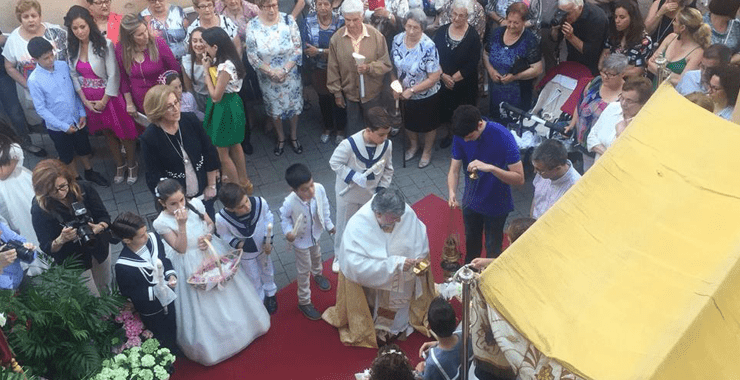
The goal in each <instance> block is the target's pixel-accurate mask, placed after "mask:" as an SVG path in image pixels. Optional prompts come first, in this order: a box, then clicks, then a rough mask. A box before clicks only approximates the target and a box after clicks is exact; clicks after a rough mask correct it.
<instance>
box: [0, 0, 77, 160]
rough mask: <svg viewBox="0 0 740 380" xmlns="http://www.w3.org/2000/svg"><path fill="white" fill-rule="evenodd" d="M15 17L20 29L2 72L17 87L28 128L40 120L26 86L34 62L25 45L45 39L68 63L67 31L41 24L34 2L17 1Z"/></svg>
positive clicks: (6, 53) (13, 37)
mask: <svg viewBox="0 0 740 380" xmlns="http://www.w3.org/2000/svg"><path fill="white" fill-rule="evenodd" d="M15 16H16V18H17V19H18V21H19V22H20V23H21V26H19V27H17V28H15V30H13V32H12V33H10V35H9V36H8V40H7V41H6V42H5V46H4V47H3V57H5V71H6V72H7V73H8V75H9V76H10V77H11V78H13V80H15V82H16V83H17V86H16V87H17V89H18V99H19V100H20V101H21V105H22V106H23V111H24V112H25V114H26V119H27V121H28V124H30V125H39V124H41V122H42V120H41V117H39V115H38V114H36V111H35V110H34V107H33V100H31V93H30V92H29V91H28V85H27V84H26V80H27V79H28V76H29V75H30V74H31V72H32V71H33V69H35V68H36V60H34V59H33V57H31V54H29V53H28V49H27V46H28V41H30V40H31V39H32V38H34V37H43V38H45V39H46V40H48V41H49V42H51V45H52V46H53V47H54V53H55V59H56V60H59V61H64V60H66V59H67V31H65V30H64V29H62V28H61V27H60V26H59V25H55V24H49V23H46V22H42V21H41V5H40V4H39V2H38V1H37V0H20V1H19V2H18V4H17V5H16V6H15ZM22 137H24V138H25V136H22ZM32 149H33V150H32ZM40 149H41V148H38V147H35V148H31V149H29V152H31V153H34V151H36V152H38V151H40Z"/></svg>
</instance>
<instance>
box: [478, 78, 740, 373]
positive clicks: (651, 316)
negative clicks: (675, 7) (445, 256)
mask: <svg viewBox="0 0 740 380" xmlns="http://www.w3.org/2000/svg"><path fill="white" fill-rule="evenodd" d="M739 172H740V126H738V125H736V124H732V123H730V122H728V121H725V120H722V119H720V118H719V117H716V116H714V115H711V114H710V113H709V112H707V111H705V110H704V109H701V108H699V107H698V106H696V105H694V104H693V103H691V102H689V101H687V100H686V99H684V98H683V97H682V96H680V95H679V94H678V93H677V92H676V91H675V90H674V89H673V88H672V87H670V86H663V87H661V88H660V89H659V90H658V91H657V92H656V94H655V95H654V96H653V97H652V98H651V100H650V101H649V102H648V104H646V105H645V107H644V108H643V109H642V111H641V112H640V114H639V115H638V116H637V117H636V118H635V120H633V121H632V123H631V124H630V126H629V127H628V128H627V130H626V131H625V134H624V135H622V136H621V137H620V138H619V139H618V140H617V141H616V142H615V143H614V144H613V145H612V147H610V148H609V150H608V151H607V153H606V154H605V155H604V156H603V157H602V158H601V159H600V160H599V161H598V162H597V163H596V165H595V166H593V167H592V168H591V169H590V170H589V171H588V172H587V173H586V175H585V176H584V177H583V178H582V179H581V180H580V182H578V183H577V184H576V185H575V186H574V187H573V188H571V190H570V191H568V193H566V194H565V196H564V197H563V198H561V199H560V201H558V203H557V204H555V206H554V207H553V208H552V209H551V210H549V211H548V212H547V213H546V214H545V215H543V216H542V217H541V218H540V219H539V220H538V221H537V222H536V223H535V224H534V225H533V226H532V227H531V228H530V229H529V231H527V233H525V234H524V235H523V236H522V237H521V238H519V240H517V241H516V242H515V243H514V244H513V245H512V246H511V247H509V248H508V249H507V250H506V252H505V253H504V254H503V255H502V256H501V257H500V258H499V259H498V260H496V261H495V262H494V263H493V264H492V265H491V266H490V267H489V268H488V269H487V270H486V271H485V272H484V273H483V275H482V285H481V287H482V290H483V293H484V296H485V298H486V301H487V302H488V303H489V304H490V305H492V306H493V307H495V308H496V309H497V310H498V311H499V312H500V313H501V314H502V315H503V316H504V317H505V318H506V319H507V320H508V321H509V322H510V323H511V324H513V325H514V327H516V328H517V330H519V331H520V332H521V333H522V334H523V335H524V336H525V337H527V338H528V339H529V340H530V341H531V342H532V343H533V344H534V345H535V346H536V347H537V348H538V349H539V350H540V351H542V353H543V354H545V355H547V356H549V357H551V358H553V359H556V360H558V361H559V362H560V363H561V364H563V365H565V366H566V367H567V368H568V369H569V370H571V371H573V372H575V373H577V374H579V375H581V376H583V377H586V378H590V379H598V380H608V379H619V380H625V379H640V380H645V379H655V380H657V379H666V380H668V379H671V380H677V379H717V380H719V379H722V380H724V379H740V262H738V258H739V257H740V174H739Z"/></svg>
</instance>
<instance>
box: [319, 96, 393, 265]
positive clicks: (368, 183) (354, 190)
mask: <svg viewBox="0 0 740 380" xmlns="http://www.w3.org/2000/svg"><path fill="white" fill-rule="evenodd" d="M367 121H368V123H367V125H368V127H367V128H365V129H363V130H361V131H359V132H357V133H355V134H353V135H352V136H350V137H349V138H347V139H345V140H343V141H342V142H341V143H340V144H339V145H338V146H337V148H336V149H334V153H333V154H332V155H331V158H330V159H329V166H331V169H332V170H334V172H335V173H337V180H336V185H335V190H336V193H337V232H338V234H336V235H335V237H334V263H333V264H332V270H333V271H334V272H335V273H337V272H339V261H338V260H339V259H340V258H338V257H337V253H338V252H339V244H340V243H341V240H342V233H343V232H344V227H345V226H346V225H347V221H348V220H349V218H351V217H352V215H354V214H355V212H357V210H359V209H360V207H362V205H364V204H365V203H367V202H368V201H369V200H370V198H372V196H373V194H375V193H376V192H378V191H379V190H381V189H384V188H387V187H388V186H389V185H390V184H391V180H392V179H393V162H392V157H393V144H392V143H391V141H390V140H388V134H389V133H390V132H391V124H390V118H389V117H388V113H387V112H386V111H385V109H383V108H382V107H373V108H371V109H369V110H368V112H367ZM366 172H367V173H366Z"/></svg>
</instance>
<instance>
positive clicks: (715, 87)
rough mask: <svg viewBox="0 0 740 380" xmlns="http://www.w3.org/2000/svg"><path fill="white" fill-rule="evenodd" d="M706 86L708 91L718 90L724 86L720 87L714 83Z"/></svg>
mask: <svg viewBox="0 0 740 380" xmlns="http://www.w3.org/2000/svg"><path fill="white" fill-rule="evenodd" d="M707 87H708V90H709V92H719V91H722V90H724V88H722V86H715V85H713V84H711V83H710V84H709V85H708V86H707Z"/></svg>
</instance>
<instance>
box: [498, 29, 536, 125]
mask: <svg viewBox="0 0 740 380" xmlns="http://www.w3.org/2000/svg"><path fill="white" fill-rule="evenodd" d="M505 31H506V27H500V28H497V29H495V30H494V31H493V33H492V35H491V44H490V45H489V47H488V49H487V50H488V62H489V63H490V64H491V66H493V68H494V69H496V71H498V73H499V74H501V75H506V74H509V73H513V72H514V71H516V69H515V67H517V66H523V65H524V64H526V65H527V66H529V65H533V64H535V63H537V62H539V61H540V59H542V53H541V51H540V48H539V42H537V38H536V37H535V35H534V34H533V33H532V32H530V31H529V30H528V29H525V30H524V32H523V33H522V35H521V36H520V37H519V39H518V40H517V41H516V42H514V43H513V44H511V45H506V44H505V43H504V32H505ZM488 91H489V98H490V103H489V108H488V110H489V111H488V112H489V115H490V116H491V118H492V119H493V120H495V121H498V122H501V121H502V115H501V112H500V110H499V105H500V104H501V102H507V103H509V104H511V105H513V106H515V107H518V108H520V109H523V110H528V109H530V108H531V107H530V106H531V103H532V80H518V81H511V82H509V83H507V84H503V83H493V81H491V80H489V82H488Z"/></svg>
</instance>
